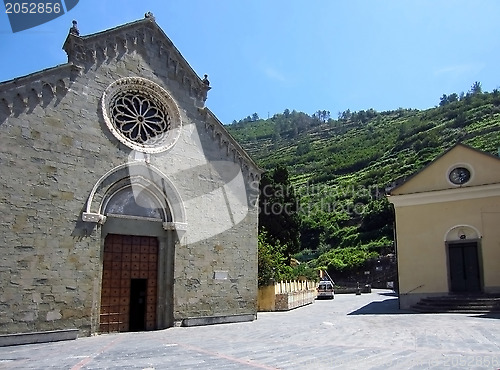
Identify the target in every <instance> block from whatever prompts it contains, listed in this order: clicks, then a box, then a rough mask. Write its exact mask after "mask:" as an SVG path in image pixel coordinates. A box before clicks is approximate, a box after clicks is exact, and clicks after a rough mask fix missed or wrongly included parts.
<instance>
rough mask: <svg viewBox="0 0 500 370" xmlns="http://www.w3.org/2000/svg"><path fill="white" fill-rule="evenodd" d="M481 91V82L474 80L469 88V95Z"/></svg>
mask: <svg viewBox="0 0 500 370" xmlns="http://www.w3.org/2000/svg"><path fill="white" fill-rule="evenodd" d="M482 92H483V88H482V87H481V82H479V81H476V82H474V83H473V84H472V87H471V88H470V93H471V95H476V94H481V93H482Z"/></svg>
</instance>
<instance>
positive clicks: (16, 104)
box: [0, 63, 82, 119]
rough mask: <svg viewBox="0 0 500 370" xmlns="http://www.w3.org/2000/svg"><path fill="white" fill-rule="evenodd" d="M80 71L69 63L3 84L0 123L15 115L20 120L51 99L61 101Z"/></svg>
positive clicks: (1, 88)
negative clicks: (20, 115) (25, 112)
mask: <svg viewBox="0 0 500 370" xmlns="http://www.w3.org/2000/svg"><path fill="white" fill-rule="evenodd" d="M81 70H82V68H81V67H78V66H75V65H74V64H72V63H66V64H61V65H58V66H56V67H52V68H48V69H44V70H42V71H38V72H35V73H32V74H29V75H27V76H23V77H18V78H15V79H13V80H9V81H5V82H2V83H1V84H0V97H1V98H0V115H1V117H0V119H4V118H5V117H8V116H10V115H12V114H14V115H15V116H18V115H19V114H21V113H22V112H24V111H25V110H29V109H33V108H34V107H35V106H37V105H39V104H41V105H42V106H46V105H48V104H49V103H50V102H51V101H52V99H61V98H62V97H63V96H64V95H65V94H66V92H67V91H68V89H69V88H70V86H71V84H72V83H73V81H74V80H75V78H76V77H77V76H78V75H79V74H80V73H81Z"/></svg>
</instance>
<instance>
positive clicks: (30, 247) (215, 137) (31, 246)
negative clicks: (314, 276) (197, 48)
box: [0, 13, 262, 335]
mask: <svg viewBox="0 0 500 370" xmlns="http://www.w3.org/2000/svg"><path fill="white" fill-rule="evenodd" d="M73 23H74V24H73V27H72V28H71V29H70V32H69V34H68V36H67V38H66V41H65V42H64V45H63V49H64V50H65V51H66V53H67V55H68V62H67V63H65V64H61V65H58V66H55V67H53V68H49V69H46V70H43V71H39V72H35V73H33V74H30V75H28V76H23V77H19V78H16V79H14V80H11V81H6V82H3V83H1V84H0V168H1V174H2V176H1V177H0V189H1V191H0V210H1V216H0V218H1V222H0V248H1V257H0V284H1V285H0V334H12V333H30V332H45V331H57V330H65V329H75V328H76V329H78V331H79V335H92V334H96V333H108V332H126V331H141V330H155V329H163V328H167V327H170V326H176V325H186V326H190V325H203V324H212V323H224V322H237V321H249V320H253V319H255V318H256V312H257V219H258V210H257V204H258V202H257V197H258V186H259V180H260V176H261V173H262V170H261V169H259V167H258V166H257V165H256V164H255V163H254V162H253V161H252V159H251V158H250V157H249V156H248V154H246V153H245V151H244V150H243V149H242V148H241V147H240V146H239V145H238V143H237V142H236V141H235V140H234V139H233V138H232V137H231V136H230V135H229V134H228V132H227V131H226V130H225V128H224V127H223V125H222V124H221V122H220V121H219V120H218V119H217V118H216V117H215V116H214V114H213V113H212V112H211V111H210V110H209V109H208V108H207V107H206V106H205V101H206V99H207V92H208V91H209V90H210V84H209V81H208V79H207V76H206V75H205V78H200V77H199V76H198V75H197V74H196V73H195V71H194V70H193V69H192V68H191V67H190V65H189V64H188V63H187V62H186V60H185V59H184V58H183V57H182V55H181V54H180V53H179V51H178V50H177V49H176V47H175V46H174V45H173V43H172V41H170V40H169V38H168V37H167V36H166V35H165V33H164V32H163V31H162V30H161V29H160V27H159V26H158V25H157V23H156V22H155V19H154V17H153V15H152V14H151V13H148V14H146V16H145V18H144V19H141V20H138V21H135V22H132V23H128V24H125V25H121V26H119V27H116V28H113V29H109V30H106V31H103V32H99V33H96V34H93V35H88V36H80V33H79V31H78V28H77V24H76V22H73Z"/></svg>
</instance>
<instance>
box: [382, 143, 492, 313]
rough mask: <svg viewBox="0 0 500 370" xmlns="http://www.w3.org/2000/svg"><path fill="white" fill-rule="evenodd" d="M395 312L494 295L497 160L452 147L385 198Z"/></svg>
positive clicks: (483, 154) (485, 154) (488, 155)
mask: <svg viewBox="0 0 500 370" xmlns="http://www.w3.org/2000/svg"><path fill="white" fill-rule="evenodd" d="M389 201H390V202H391V203H392V204H393V205H394V209H395V213H396V241H397V259H398V275H399V302H400V306H401V308H410V307H411V306H413V305H414V304H416V303H417V302H418V301H419V300H420V299H422V298H427V297H435V296H448V295H482V294H498V293H500V228H499V227H498V226H499V224H500V158H498V157H496V156H493V155H491V154H489V153H485V152H481V151H478V150H476V149H474V148H472V147H469V146H467V145H464V144H457V145H455V146H454V147H452V148H451V149H449V150H448V151H446V152H445V153H444V154H442V155H441V156H440V157H438V158H437V159H435V160H434V161H433V162H431V163H430V164H429V165H427V166H426V167H425V168H424V169H423V170H421V171H420V172H418V173H417V174H415V175H414V176H413V177H411V178H410V179H409V180H408V181H406V182H404V183H403V184H401V185H400V186H398V187H396V188H394V189H393V190H392V191H391V192H390V195H389Z"/></svg>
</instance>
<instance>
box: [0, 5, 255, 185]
mask: <svg viewBox="0 0 500 370" xmlns="http://www.w3.org/2000/svg"><path fill="white" fill-rule="evenodd" d="M146 46H147V47H146ZM63 49H64V50H65V51H66V53H67V55H68V63H65V64H61V65H59V66H56V67H53V68H48V69H45V70H43V71H38V72H35V73H32V74H30V75H27V76H23V77H18V78H15V79H13V80H10V81H6V82H3V83H0V92H5V94H2V95H3V96H2V97H0V113H2V114H3V111H5V114H6V116H8V115H10V114H12V113H14V112H15V111H16V110H24V107H26V106H27V105H29V104H31V103H30V101H31V102H33V103H36V102H40V101H41V100H43V99H44V97H45V95H48V96H50V97H52V96H55V95H58V94H62V93H63V92H64V91H65V90H67V89H68V87H69V86H70V85H71V82H72V81H73V80H74V79H75V78H76V77H77V75H78V74H80V73H81V72H82V71H84V70H87V69H88V68H89V67H92V66H93V65H94V64H97V63H101V62H103V61H105V60H107V59H109V58H115V57H119V56H121V55H122V54H125V53H128V52H131V51H136V52H138V53H145V54H146V55H145V57H146V56H149V57H157V58H159V59H161V60H162V61H164V63H165V64H164V67H163V69H164V72H165V74H168V78H169V79H172V80H175V81H177V82H178V83H179V85H180V86H182V87H183V88H184V90H185V91H186V92H187V93H188V94H189V95H190V96H191V97H192V98H194V99H196V100H198V101H199V102H200V103H201V104H200V106H201V108H199V109H200V112H202V113H203V112H204V114H205V117H206V129H207V130H210V131H211V132H212V135H213V139H214V141H217V142H218V144H219V145H220V146H221V147H223V148H225V150H226V152H227V155H228V156H231V157H232V158H233V159H234V161H236V162H239V163H240V164H241V166H242V168H243V169H247V170H248V171H249V173H250V175H251V177H252V178H260V175H261V174H262V172H263V170H262V169H260V168H259V167H258V165H257V164H256V163H255V162H254V161H253V160H252V159H251V157H250V156H249V155H248V154H247V153H246V151H245V150H244V149H243V148H242V147H241V146H240V145H239V144H238V143H237V142H236V140H235V139H234V138H233V137H232V136H231V135H230V134H229V132H228V131H227V130H226V129H225V128H224V126H223V124H222V123H221V122H220V121H219V120H218V119H217V118H216V117H215V115H214V114H213V113H212V112H211V111H210V110H208V109H207V108H206V107H205V106H204V103H205V101H206V98H207V92H208V91H209V90H210V86H209V83H208V81H207V80H206V79H201V78H200V77H199V76H198V75H197V74H196V72H195V71H194V70H193V69H192V68H191V66H190V65H189V63H188V62H187V61H186V60H185V59H184V57H183V56H182V55H181V53H180V52H179V50H178V49H177V48H176V47H175V46H174V44H173V43H172V41H171V40H170V39H169V38H168V37H167V35H166V34H165V33H164V32H163V30H162V29H161V28H160V27H159V26H158V24H157V23H156V21H155V19H154V17H153V16H152V14H151V13H147V14H146V15H145V18H144V19H140V20H137V21H134V22H130V23H126V24H124V25H120V26H117V27H114V28H111V29H108V30H105V31H101V32H97V33H94V34H91V35H87V36H80V34H79V32H78V30H77V28H76V22H74V24H73V27H72V28H71V29H70V32H69V34H68V36H67V38H66V40H65V42H64V45H63ZM158 72H160V71H158ZM16 107H20V108H16ZM0 119H2V117H0Z"/></svg>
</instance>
